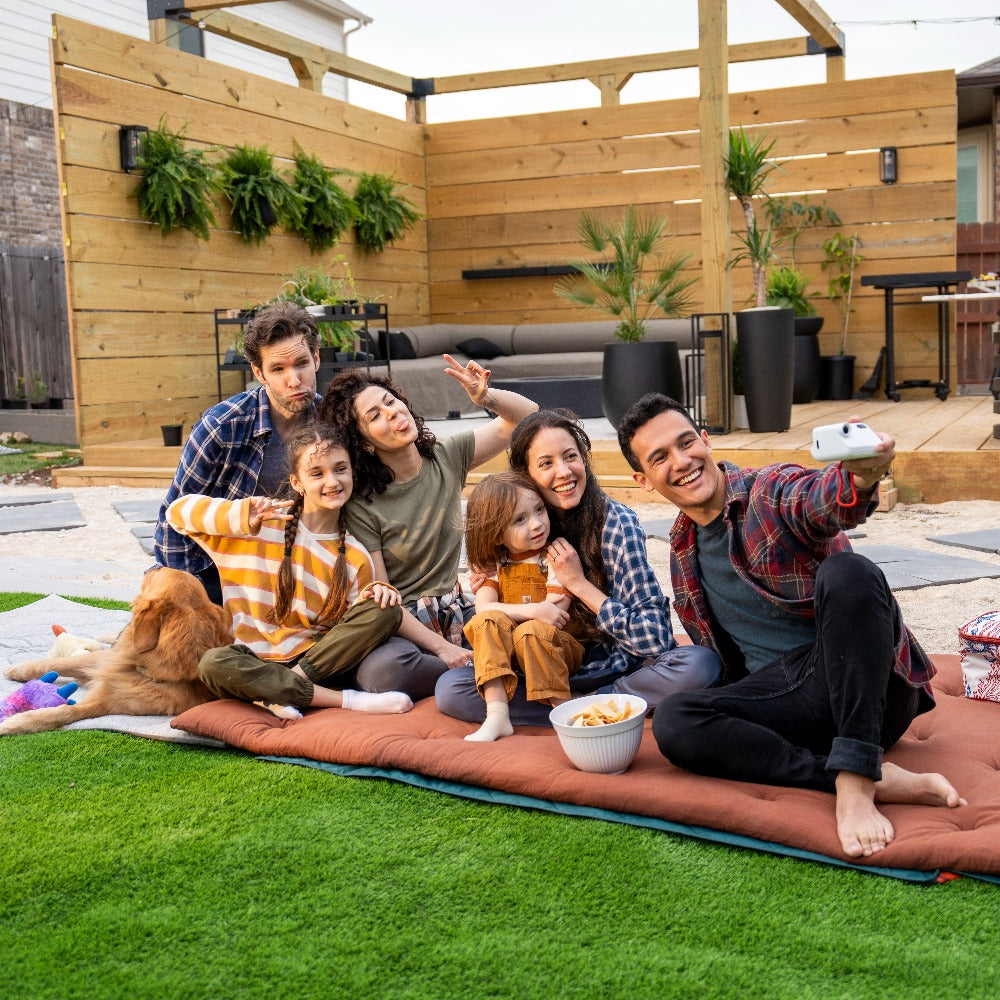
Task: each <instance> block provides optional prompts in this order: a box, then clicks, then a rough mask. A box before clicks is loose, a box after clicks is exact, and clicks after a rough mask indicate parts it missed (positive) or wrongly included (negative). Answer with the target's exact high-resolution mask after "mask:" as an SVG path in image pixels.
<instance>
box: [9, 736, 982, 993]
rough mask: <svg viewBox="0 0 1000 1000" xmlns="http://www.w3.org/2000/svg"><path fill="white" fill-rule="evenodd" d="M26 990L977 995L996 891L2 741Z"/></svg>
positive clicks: (466, 805)
mask: <svg viewBox="0 0 1000 1000" xmlns="http://www.w3.org/2000/svg"><path fill="white" fill-rule="evenodd" d="M0 802H2V803H3V812H4V846H5V850H4V852H3V856H2V860H0V873H2V877H0V884H2V886H3V890H2V896H0V949H2V952H0V953H2V954H3V956H4V963H3V965H4V973H3V979H4V992H5V995H7V996H11V997H32V998H42V997H60V998H63V997H65V998H69V997H88V998H98V997H130V998H132V997H157V998H159V997H265V996H267V997H273V996H274V995H275V994H276V993H277V994H280V995H287V996H295V997H302V998H306V997H361V996H365V997H428V998H432V997H466V996H469V997H480V996H482V997H590V996H594V997H597V996H609V995H610V996H615V995H623V994H631V995H634V996H641V997H645V996H650V997H654V996H655V997H715V996H717V997H730V996H768V997H834V996H836V997H849V998H861V997H885V996H893V997H920V998H925V997H929V996H933V997H936V998H937V997H970V996H984V997H985V996H992V995H994V994H995V989H996V986H995V984H996V980H997V975H998V973H1000V945H998V944H997V936H996V934H995V926H996V924H995V916H996V914H997V912H998V905H1000V896H998V895H997V887H996V886H993V885H989V884H986V883H981V882H976V881H973V880H961V881H959V882H955V883H951V884H948V885H945V886H930V887H927V886H922V887H921V886H913V885H910V884H907V883H901V882H896V881H894V880H890V879H885V878H881V877H878V876H873V875H865V874H863V873H860V872H855V871H842V870H838V869H828V868H824V867H822V866H820V865H815V864H809V863H805V862H801V861H796V860H793V859H788V858H776V857H772V856H769V855H762V854H756V853H753V852H750V851H738V850H733V849H730V848H726V847H720V846H716V845H711V844H704V843H700V842H697V841H693V840H687V839H683V838H674V837H672V836H669V835H664V834H659V833H655V832H652V831H648V830H641V829H635V828H631V827H626V826H620V825H617V824H610V823H603V822H599V821H593V820H580V819H573V818H568V817H562V816H555V815H550V814H547V813H539V812H533V811H529V810H519V809H513V808H508V807H503V806H489V805H483V804H479V803H474V802H468V801H466V800H462V799H453V798H450V797H448V796H444V795H439V794H436V793H433V792H428V791H424V790H421V789H415V788H411V787H409V786H405V785H397V784H393V783H389V782H383V781H372V780H360V779H354V778H340V777H336V776H333V775H330V774H327V773H325V772H322V771H317V770H314V769H312V768H301V767H295V766H290V765H285V764H275V763H268V762H262V761H258V760H256V759H254V758H252V757H249V756H247V755H244V754H241V753H235V752H229V751H217V750H211V749H208V748H201V747H191V746H179V745H174V744H163V743H156V742H153V741H149V740H142V739H139V738H137V737H130V736H122V735H119V734H113V733H103V732H56V733H44V734H38V735H34V736H18V737H8V738H4V739H3V740H0Z"/></svg>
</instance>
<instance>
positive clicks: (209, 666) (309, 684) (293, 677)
mask: <svg viewBox="0 0 1000 1000" xmlns="http://www.w3.org/2000/svg"><path fill="white" fill-rule="evenodd" d="M402 617H403V613H402V611H401V610H400V609H399V608H398V607H392V608H381V607H379V605H378V604H377V603H376V602H375V601H373V600H371V599H369V600H366V601H359V602H358V603H356V604H353V605H352V606H351V607H350V608H348V609H347V611H346V612H345V613H344V616H343V618H341V619H340V621H339V622H337V624H336V625H334V626H333V628H331V629H330V631H329V632H327V633H326V635H324V636H323V637H322V638H321V639H319V640H318V641H317V642H316V644H315V645H314V646H312V647H310V648H309V649H307V650H306V651H305V652H304V653H303V654H302V655H301V656H298V657H296V659H294V660H286V661H275V660H262V659H261V658H260V657H259V656H257V655H256V654H255V653H252V652H251V651H250V649H249V648H248V647H247V646H244V645H243V644H242V643H235V644H233V645H232V646H223V647H221V648H220V649H210V650H209V651H208V652H207V653H206V654H205V655H204V656H203V657H202V658H201V662H200V663H199V664H198V676H199V677H200V678H201V680H202V683H203V684H204V685H205V687H207V688H208V689H209V691H211V692H212V693H213V694H214V695H216V696H217V697H219V698H239V699H240V700H241V701H266V702H270V703H271V704H274V705H294V706H295V707H296V708H306V707H308V706H309V704H310V703H311V702H312V698H313V684H314V683H315V684H323V686H325V687H336V685H335V684H331V685H327V684H326V683H325V682H326V681H327V680H329V679H330V678H333V677H336V676H337V675H338V674H343V673H346V672H347V671H348V670H351V669H353V668H354V667H356V666H357V665H358V664H359V663H360V662H361V661H362V660H363V659H364V658H365V657H366V656H367V655H368V654H369V653H370V652H371V651H372V650H373V649H375V647H376V646H378V645H380V644H381V643H383V642H385V640H386V639H388V638H389V636H391V635H395V634H396V630H397V629H398V628H399V623H400V621H401V620H402ZM296 665H298V666H299V667H300V668H301V669H302V671H303V672H304V673H305V675H306V676H305V677H301V676H299V674H297V673H295V672H294V671H293V670H292V669H291V668H292V667H294V666H296Z"/></svg>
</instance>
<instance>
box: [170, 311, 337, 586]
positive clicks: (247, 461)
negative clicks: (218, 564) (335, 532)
mask: <svg viewBox="0 0 1000 1000" xmlns="http://www.w3.org/2000/svg"><path fill="white" fill-rule="evenodd" d="M243 352H244V354H245V356H246V358H247V360H248V361H249V362H250V366H251V369H252V370H253V375H254V378H255V379H256V380H257V381H258V382H259V383H260V386H259V387H253V388H248V389H246V390H245V391H243V392H240V393H237V394H236V395H235V396H231V397H230V398H229V399H226V400H223V401H222V402H221V403H218V404H216V405H215V406H213V407H212V408H211V409H209V410H207V411H206V412H205V414H204V415H203V416H202V418H201V419H200V420H199V421H198V422H197V423H196V424H195V425H194V427H193V428H192V429H191V436H190V437H189V438H188V439H187V442H186V443H185V445H184V451H183V453H182V454H181V460H180V464H179V465H178V466H177V472H176V474H175V475H174V481H173V482H172V483H171V485H170V489H169V490H167V495H166V498H165V499H164V501H163V505H162V506H161V508H160V516H159V518H158V520H157V524H156V534H155V539H154V548H153V553H154V555H155V556H156V561H157V563H158V564H159V565H161V566H170V567H172V568H174V569H180V570H184V571H186V572H188V573H192V574H194V575H195V576H197V577H198V579H200V580H201V582H202V583H203V584H204V585H205V589H206V591H208V594H209V597H211V599H212V600H213V601H215V603H216V604H221V603H222V589H221V586H220V583H219V573H218V570H217V569H216V568H215V564H214V563H213V562H212V560H211V559H210V558H209V557H208V555H207V554H206V553H205V550H204V549H202V548H201V547H200V546H198V545H197V544H196V543H195V542H194V541H192V540H191V539H190V538H187V537H186V536H184V535H179V534H178V533H177V532H176V531H174V530H173V528H171V527H170V526H169V525H168V524H167V523H166V516H165V515H166V510H167V507H168V506H169V505H170V504H171V502H173V501H174V500H176V499H177V497H179V496H183V495H185V494H188V493H201V494H204V495H206V496H212V497H224V498H225V499H227V500H241V499H243V498H244V497H250V496H274V495H276V494H277V492H278V490H279V488H280V487H281V486H282V484H283V482H284V480H285V479H286V478H287V475H288V468H287V458H286V455H285V442H284V438H285V437H286V436H287V434H288V433H289V431H291V430H293V429H294V428H295V427H296V426H297V425H299V424H301V423H303V422H304V421H305V420H309V419H312V418H314V417H315V415H316V404H317V403H318V402H319V399H320V397H319V396H318V395H317V394H316V372H317V371H318V369H319V330H318V329H317V327H316V321H315V320H314V319H313V317H312V316H310V315H309V313H308V312H306V310H305V309H303V308H302V306H299V305H296V304H295V303H293V302H277V303H274V304H273V305H270V306H266V307H265V308H263V309H261V310H260V312H258V313H257V315H256V316H254V318H253V319H252V320H251V321H250V323H249V325H248V326H247V331H246V336H245V338H244V341H243Z"/></svg>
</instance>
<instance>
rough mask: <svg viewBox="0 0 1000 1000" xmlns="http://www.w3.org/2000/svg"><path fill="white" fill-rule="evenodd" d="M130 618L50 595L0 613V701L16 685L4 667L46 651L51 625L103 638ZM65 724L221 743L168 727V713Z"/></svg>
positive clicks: (78, 697)
mask: <svg viewBox="0 0 1000 1000" xmlns="http://www.w3.org/2000/svg"><path fill="white" fill-rule="evenodd" d="M131 617H132V616H131V613H130V612H128V611H110V610H106V609H104V608H92V607H90V606H89V605H86V604H77V603H76V602H75V601H68V600H66V599H65V598H64V597H57V596H55V595H53V594H50V595H49V596H48V597H44V598H42V599H41V600H40V601H35V603H34V604H27V605H25V606H24V607H23V608H16V609H14V610H13V611H5V612H3V613H0V700H2V699H4V698H6V697H7V695H8V694H10V693H11V692H12V691H14V690H16V689H17V688H18V687H20V684H19V683H18V682H16V681H11V680H8V679H7V677H6V676H5V674H4V670H5V669H6V668H7V667H8V666H10V665H11V664H13V663H21V662H23V661H24V660H36V659H39V658H40V657H43V656H45V654H46V653H48V651H49V649H50V648H51V646H52V643H53V641H54V636H53V634H52V626H53V625H61V626H62V627H63V628H64V629H66V631H67V632H71V633H72V634H73V635H79V636H82V637H84V638H88V639H104V638H108V637H111V636H115V635H117V634H118V633H119V632H120V631H121V630H122V629H123V628H124V627H125V626H126V625H127V624H128V622H129V619H130V618H131ZM86 697H87V690H86V688H84V687H81V688H80V690H79V691H77V692H76V694H74V695H73V699H74V701H78V702H83V701H84V699H85V698H86ZM65 728H66V729H107V730H110V731H112V732H116V733H131V734H133V735H134V736H145V737H148V738H149V739H154V740H170V741H171V742H174V743H202V744H206V745H208V746H219V747H221V746H224V745H225V744H223V743H221V742H220V741H218V740H213V739H209V738H204V737H200V736H192V735H191V734H190V733H185V732H183V731H180V730H177V729H171V728H170V716H167V715H103V716H99V717H98V718H96V719H82V720H81V721H79V722H73V723H71V724H70V725H68V726H66V727H65Z"/></svg>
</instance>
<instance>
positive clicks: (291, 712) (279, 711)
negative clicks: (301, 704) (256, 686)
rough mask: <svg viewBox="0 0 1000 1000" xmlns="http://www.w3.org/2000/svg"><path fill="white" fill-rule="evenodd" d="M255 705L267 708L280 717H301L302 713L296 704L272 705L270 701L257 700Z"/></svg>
mask: <svg viewBox="0 0 1000 1000" xmlns="http://www.w3.org/2000/svg"><path fill="white" fill-rule="evenodd" d="M254 704H255V705H260V707H261V708H266V709H267V710H268V711H269V712H270V713H271V715H276V716H277V717H278V718H279V719H301V718H302V713H301V712H300V711H299V710H298V709H297V708H296V707H295V706H294V705H272V704H271V702H269V701H255V702H254Z"/></svg>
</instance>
